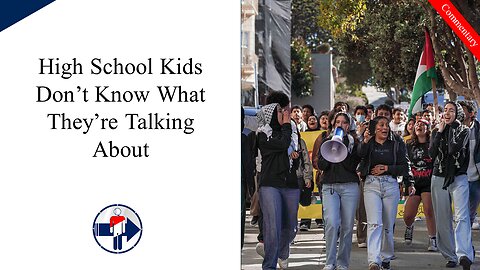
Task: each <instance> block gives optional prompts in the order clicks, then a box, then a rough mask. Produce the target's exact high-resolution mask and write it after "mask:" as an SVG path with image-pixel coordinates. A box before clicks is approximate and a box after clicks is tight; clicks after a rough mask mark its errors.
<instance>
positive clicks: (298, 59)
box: [290, 37, 313, 97]
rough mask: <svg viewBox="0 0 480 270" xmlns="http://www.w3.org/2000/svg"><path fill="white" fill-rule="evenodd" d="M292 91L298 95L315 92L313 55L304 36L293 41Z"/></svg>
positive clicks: (302, 95)
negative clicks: (313, 88)
mask: <svg viewBox="0 0 480 270" xmlns="http://www.w3.org/2000/svg"><path fill="white" fill-rule="evenodd" d="M290 48H291V59H292V92H293V93H295V95H296V96H297V97H305V96H311V95H312V94H313V90H312V84H313V73H312V57H311V53H310V49H309V48H308V46H307V45H306V44H305V41H304V40H303V38H301V37H298V38H294V39H293V40H292V43H291V46H290Z"/></svg>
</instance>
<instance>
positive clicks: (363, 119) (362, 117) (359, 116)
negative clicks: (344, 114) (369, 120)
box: [355, 114, 365, 123]
mask: <svg viewBox="0 0 480 270" xmlns="http://www.w3.org/2000/svg"><path fill="white" fill-rule="evenodd" d="M355 118H357V121H358V122H360V123H363V122H364V121H365V115H363V114H357V115H356V117H355Z"/></svg>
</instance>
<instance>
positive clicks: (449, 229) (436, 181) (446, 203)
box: [431, 175, 458, 262]
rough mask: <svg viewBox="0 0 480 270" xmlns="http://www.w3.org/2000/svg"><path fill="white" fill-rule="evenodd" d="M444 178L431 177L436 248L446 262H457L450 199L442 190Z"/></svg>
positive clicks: (448, 194)
mask: <svg viewBox="0 0 480 270" xmlns="http://www.w3.org/2000/svg"><path fill="white" fill-rule="evenodd" d="M444 180H445V178H443V177H439V176H435V175H433V176H432V185H431V191H432V193H431V194H432V205H433V214H434V216H435V227H436V229H437V246H438V250H439V251H440V253H442V255H443V257H444V258H445V259H447V260H448V261H452V262H456V261H457V260H458V257H457V255H456V254H455V239H454V237H453V224H452V220H453V215H452V199H451V197H450V193H449V192H448V191H447V190H445V189H443V188H442V187H443V182H444Z"/></svg>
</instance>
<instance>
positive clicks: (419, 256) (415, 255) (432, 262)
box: [242, 215, 480, 270]
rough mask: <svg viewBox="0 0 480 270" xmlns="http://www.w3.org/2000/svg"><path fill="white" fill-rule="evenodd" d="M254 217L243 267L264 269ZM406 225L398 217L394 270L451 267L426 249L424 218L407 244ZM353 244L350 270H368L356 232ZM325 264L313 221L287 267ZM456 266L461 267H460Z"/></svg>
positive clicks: (302, 269)
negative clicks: (257, 250) (256, 250)
mask: <svg viewBox="0 0 480 270" xmlns="http://www.w3.org/2000/svg"><path fill="white" fill-rule="evenodd" d="M250 219H251V217H250V216H248V215H247V225H246V228H245V245H244V247H243V251H242V269H243V270H258V269H262V257H260V256H259V255H258V254H257V253H256V252H255V245H256V244H257V234H258V227H252V226H251V225H250ZM404 232H405V224H404V223H403V220H401V219H397V221H396V223H395V255H396V256H397V259H396V260H394V261H392V262H391V267H392V269H393V270H407V269H408V270H423V269H450V268H446V267H445V263H446V260H445V259H444V258H443V256H442V255H441V254H440V253H439V252H429V251H427V244H428V236H427V228H426V225H425V220H420V221H416V222H415V231H414V234H413V243H412V245H410V246H406V245H405V244H404V243H403V234H404ZM479 237H480V231H473V234H472V239H473V244H474V246H476V247H479V248H477V252H476V254H477V256H476V257H477V258H480V238H479ZM353 242H354V243H353V247H352V254H351V261H350V268H349V269H350V270H357V269H361V270H366V269H368V263H367V249H366V248H358V247H357V243H356V238H355V233H354V239H353ZM324 264H325V241H324V240H323V229H320V228H317V227H316V225H315V222H312V229H310V231H308V232H299V233H298V234H297V237H296V238H295V243H294V244H293V245H292V246H291V254H290V259H289V267H288V269H295V270H310V269H311V270H319V269H322V268H323V266H324ZM455 269H461V266H458V267H457V268H455ZM471 269H476V270H480V262H478V261H477V262H476V263H475V264H473V265H472V268H471Z"/></svg>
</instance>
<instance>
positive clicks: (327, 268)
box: [323, 264, 335, 270]
mask: <svg viewBox="0 0 480 270" xmlns="http://www.w3.org/2000/svg"><path fill="white" fill-rule="evenodd" d="M323 270H335V265H333V264H327V265H325V267H323Z"/></svg>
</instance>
